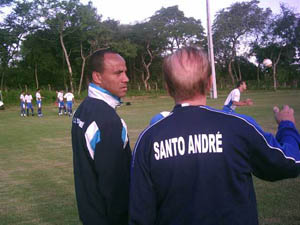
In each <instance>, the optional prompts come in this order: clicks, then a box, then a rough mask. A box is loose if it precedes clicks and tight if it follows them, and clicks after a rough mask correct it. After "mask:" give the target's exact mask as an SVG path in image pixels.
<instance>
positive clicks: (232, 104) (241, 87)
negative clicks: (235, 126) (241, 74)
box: [223, 80, 253, 112]
mask: <svg viewBox="0 0 300 225" xmlns="http://www.w3.org/2000/svg"><path fill="white" fill-rule="evenodd" d="M246 89H247V85H246V82H245V81H243V80H241V81H239V82H238V84H237V87H236V88H235V89H233V90H232V91H231V92H230V93H229V95H228V96H227V98H226V100H225V102H224V106H223V110H224V111H225V112H235V108H236V107H237V106H251V105H253V101H252V100H251V99H249V98H247V99H246V100H244V101H240V98H241V93H242V92H243V91H245V90H246Z"/></svg>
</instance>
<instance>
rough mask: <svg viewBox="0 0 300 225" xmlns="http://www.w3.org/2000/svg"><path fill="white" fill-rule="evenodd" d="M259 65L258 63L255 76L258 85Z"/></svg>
mask: <svg viewBox="0 0 300 225" xmlns="http://www.w3.org/2000/svg"><path fill="white" fill-rule="evenodd" d="M259 66H260V64H258V66H257V70H256V78H257V85H258V86H259V83H260V79H259Z"/></svg>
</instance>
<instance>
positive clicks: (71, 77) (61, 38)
mask: <svg viewBox="0 0 300 225" xmlns="http://www.w3.org/2000/svg"><path fill="white" fill-rule="evenodd" d="M59 39H60V44H61V47H62V49H63V52H64V56H65V59H66V62H67V65H68V70H69V80H70V88H71V91H72V93H74V87H73V72H72V67H71V64H70V60H69V55H68V53H67V50H66V47H65V44H64V39H63V34H62V33H60V34H59Z"/></svg>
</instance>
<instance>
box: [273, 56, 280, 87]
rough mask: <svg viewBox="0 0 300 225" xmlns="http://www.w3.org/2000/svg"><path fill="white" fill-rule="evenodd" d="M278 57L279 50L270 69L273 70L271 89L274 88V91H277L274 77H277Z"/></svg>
mask: <svg viewBox="0 0 300 225" xmlns="http://www.w3.org/2000/svg"><path fill="white" fill-rule="evenodd" d="M280 56H281V50H280V52H279V54H278V56H277V59H276V60H275V63H273V65H272V69H273V87H274V91H276V90H277V78H276V75H277V64H278V62H279V60H280Z"/></svg>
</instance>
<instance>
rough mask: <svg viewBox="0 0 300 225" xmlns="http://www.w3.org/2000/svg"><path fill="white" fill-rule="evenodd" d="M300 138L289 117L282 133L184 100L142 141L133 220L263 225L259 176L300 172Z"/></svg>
mask: <svg viewBox="0 0 300 225" xmlns="http://www.w3.org/2000/svg"><path fill="white" fill-rule="evenodd" d="M299 144H300V136H299V133H298V131H297V129H296V128H295V126H294V124H293V123H292V122H289V121H282V122H281V123H280V124H279V127H278V132H277V135H276V137H274V136H273V135H272V134H270V133H266V132H264V131H263V130H262V129H261V127H260V126H259V125H258V124H257V123H256V122H255V121H254V120H253V119H252V118H250V117H248V116H244V115H239V114H236V113H225V112H222V111H219V110H215V109H212V108H210V107H207V106H188V105H187V106H183V105H177V106H175V108H174V110H173V111H172V112H171V113H170V115H169V116H167V117H165V118H163V119H162V120H160V121H158V122H157V123H155V124H153V125H152V126H149V127H148V128H146V129H145V130H144V131H143V132H142V133H141V135H140V137H139V139H138V140H137V143H136V146H135V149H134V155H133V160H132V168H131V175H132V177H131V188H130V209H129V210H130V222H129V224H130V225H134V224H138V225H154V224H155V225H221V224H222V225H256V224H258V216H257V208H256V198H255V191H254V187H253V181H252V174H253V175H255V176H257V177H259V178H261V179H263V180H268V181H275V180H280V179H285V178H292V177H297V176H298V174H299V173H300V151H299Z"/></svg>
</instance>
